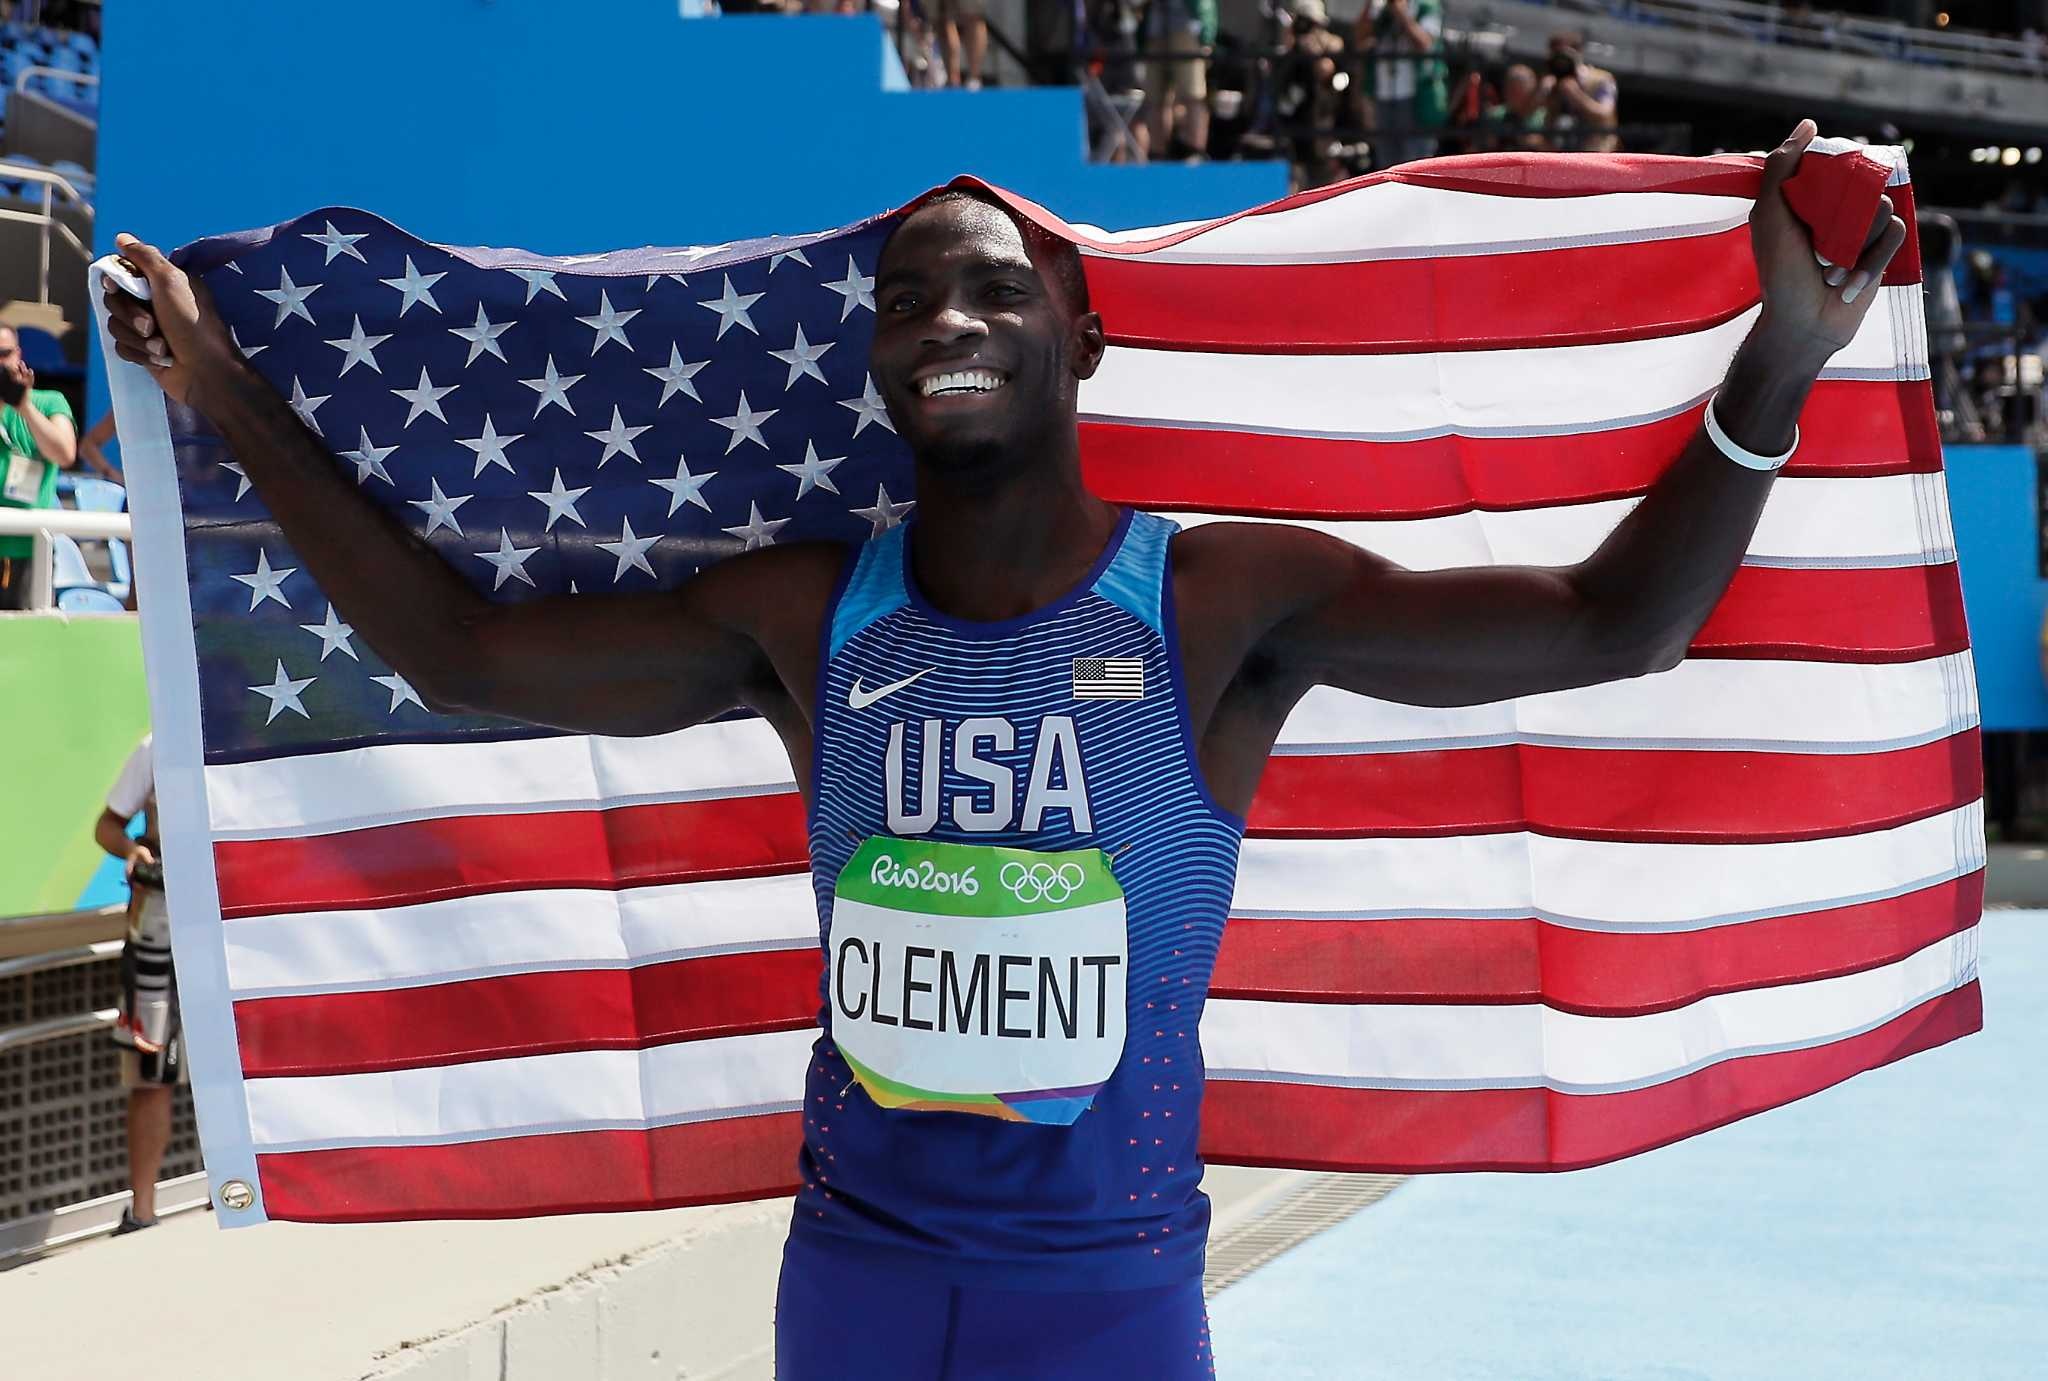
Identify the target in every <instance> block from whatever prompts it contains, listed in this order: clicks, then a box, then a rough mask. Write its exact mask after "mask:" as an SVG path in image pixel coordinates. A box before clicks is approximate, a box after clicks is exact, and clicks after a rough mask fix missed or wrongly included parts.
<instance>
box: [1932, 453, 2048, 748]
mask: <svg viewBox="0 0 2048 1381" xmlns="http://www.w3.org/2000/svg"><path fill="white" fill-rule="evenodd" d="M1944 452H1945V455H1946V457H1947V464H1948V501H1949V512H1950V514H1951V516H1952V517H1953V518H1954V521H1955V529H1956V553H1957V559H1958V561H1959V562H1960V563H1961V566H1962V575H1963V608H1964V611H1965V613H1966V614H1967V615H1968V616H1969V620H1970V645H1971V647H1972V648H1973V649H1974V650H1975V652H1976V657H1977V695H1978V699H1979V700H1980V702H1981V703H1982V706H1983V712H1984V727H1985V728H1987V729H2044V728H2048V690H2044V689H2043V686H2042V680H2041V652H2040V647H2041V618H2042V613H2043V611H2044V609H2048V581H2043V580H2042V579H2041V576H2040V556H2039V549H2040V540H2041V538H2040V522H2041V520H2040V507H2039V503H2038V501H2037V499H2036V495H2035V486H2036V483H2037V479H2036V472H2035V463H2034V453H2033V451H2032V450H2030V449H2029V448H2027V447H2025V446H1949V447H1946V448H1944Z"/></svg>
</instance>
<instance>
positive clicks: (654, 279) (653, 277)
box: [647, 273, 690, 292]
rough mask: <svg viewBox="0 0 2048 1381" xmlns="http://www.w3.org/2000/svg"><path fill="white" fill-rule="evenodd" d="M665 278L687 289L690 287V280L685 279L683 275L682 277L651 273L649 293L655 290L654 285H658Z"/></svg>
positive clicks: (648, 279)
mask: <svg viewBox="0 0 2048 1381" xmlns="http://www.w3.org/2000/svg"><path fill="white" fill-rule="evenodd" d="M664 278H672V279H674V280H675V281H676V282H678V283H680V284H682V285H683V286H684V287H686V288H687V287H689V286H690V280H689V279H687V278H685V277H683V275H681V274H680V273H650V274H648V275H647V289H648V291H649V292H652V291H653V290H654V285H655V284H656V283H659V282H660V281H661V280H662V279H664Z"/></svg>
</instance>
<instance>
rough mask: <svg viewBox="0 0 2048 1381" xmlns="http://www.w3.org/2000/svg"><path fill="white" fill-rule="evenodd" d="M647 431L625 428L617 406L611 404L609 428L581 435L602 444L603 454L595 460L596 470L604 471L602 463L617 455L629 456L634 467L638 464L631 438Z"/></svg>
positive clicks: (638, 428) (640, 428) (642, 428)
mask: <svg viewBox="0 0 2048 1381" xmlns="http://www.w3.org/2000/svg"><path fill="white" fill-rule="evenodd" d="M648 430H650V428H647V427H629V426H627V425H626V419H625V418H623V417H621V416H619V406H618V404H616V403H614V404H612V424H611V426H609V427H607V428H605V429H604V430H603V431H601V432H585V433H583V434H584V435H585V436H587V437H589V438H590V439H591V440H592V441H602V442H603V443H604V454H603V455H601V456H599V457H598V458H597V468H598V469H600V470H602V469H604V463H605V462H606V461H608V460H610V459H611V458H612V457H613V456H617V455H625V456H631V457H632V458H633V463H634V464H635V465H638V464H640V453H639V452H638V451H636V450H634V449H633V438H634V437H636V436H638V435H640V433H642V432H644V431H648Z"/></svg>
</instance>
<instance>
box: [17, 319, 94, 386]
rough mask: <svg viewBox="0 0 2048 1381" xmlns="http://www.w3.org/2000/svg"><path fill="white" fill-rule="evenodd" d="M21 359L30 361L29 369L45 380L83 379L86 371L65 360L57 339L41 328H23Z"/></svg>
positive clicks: (21, 329) (62, 348) (21, 330)
mask: <svg viewBox="0 0 2048 1381" xmlns="http://www.w3.org/2000/svg"><path fill="white" fill-rule="evenodd" d="M18 334H19V335H20V337H21V357H22V358H23V359H24V360H27V361H28V367H29V368H30V369H33V370H34V371H35V372H36V373H37V374H39V375H42V376H44V377H45V378H53V379H72V378H83V377H84V375H85V371H84V370H82V369H80V368H79V367H78V366H77V365H75V364H73V363H71V361H69V360H67V359H65V358H64V347H63V346H61V345H59V344H57V338H56V337H55V336H53V335H51V334H50V333H49V332H48V331H45V330H44V329H43V328H42V327H40V326H23V327H21V328H20V330H19V332H18Z"/></svg>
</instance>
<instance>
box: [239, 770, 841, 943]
mask: <svg viewBox="0 0 2048 1381" xmlns="http://www.w3.org/2000/svg"><path fill="white" fill-rule="evenodd" d="M807 857H808V846H807V844H806V843H805V839H804V808H803V801H802V799H801V798H800V797H799V796H798V795H797V794H796V793H795V792H793V791H779V792H774V793H770V794H764V795H757V796H727V797H721V798H718V799H716V800H702V801H670V802H664V803H660V804H654V805H637V806H614V807H612V808H610V809H608V810H551V811H540V812H536V813H533V814H514V815H490V814H478V815H453V816H447V817H444V818H441V819H434V820H412V821H406V822H404V823H401V824H394V825H373V826H370V827H368V828H365V829H359V830H342V831H339V832H337V833H335V834H320V835H308V836H305V837H303V838H297V839H230V840H222V841H219V842H217V843H215V844H214V846H213V865H214V871H215V873H216V875H217V876H218V878H219V881H220V905H221V915H222V916H223V917H227V918H230V919H232V918H234V917H237V916H261V915H273V914H281V913H284V912H292V911H324V910H333V909H342V908H351V907H373V906H404V905H409V904H411V903H414V902H423V901H434V900H438V899H440V898H444V897H462V896H476V895H479V894H483V893H490V892H508V891H517V890H522V889H525V888H529V887H596V888H604V889H607V890H609V889H612V888H618V887H645V886H652V885H655V884H658V883H668V882H700V881H705V880H709V879H713V878H739V877H761V876H765V875H768V874H774V873H788V872H800V871H802V870H803V868H804V866H805V861H806V859H807Z"/></svg>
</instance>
